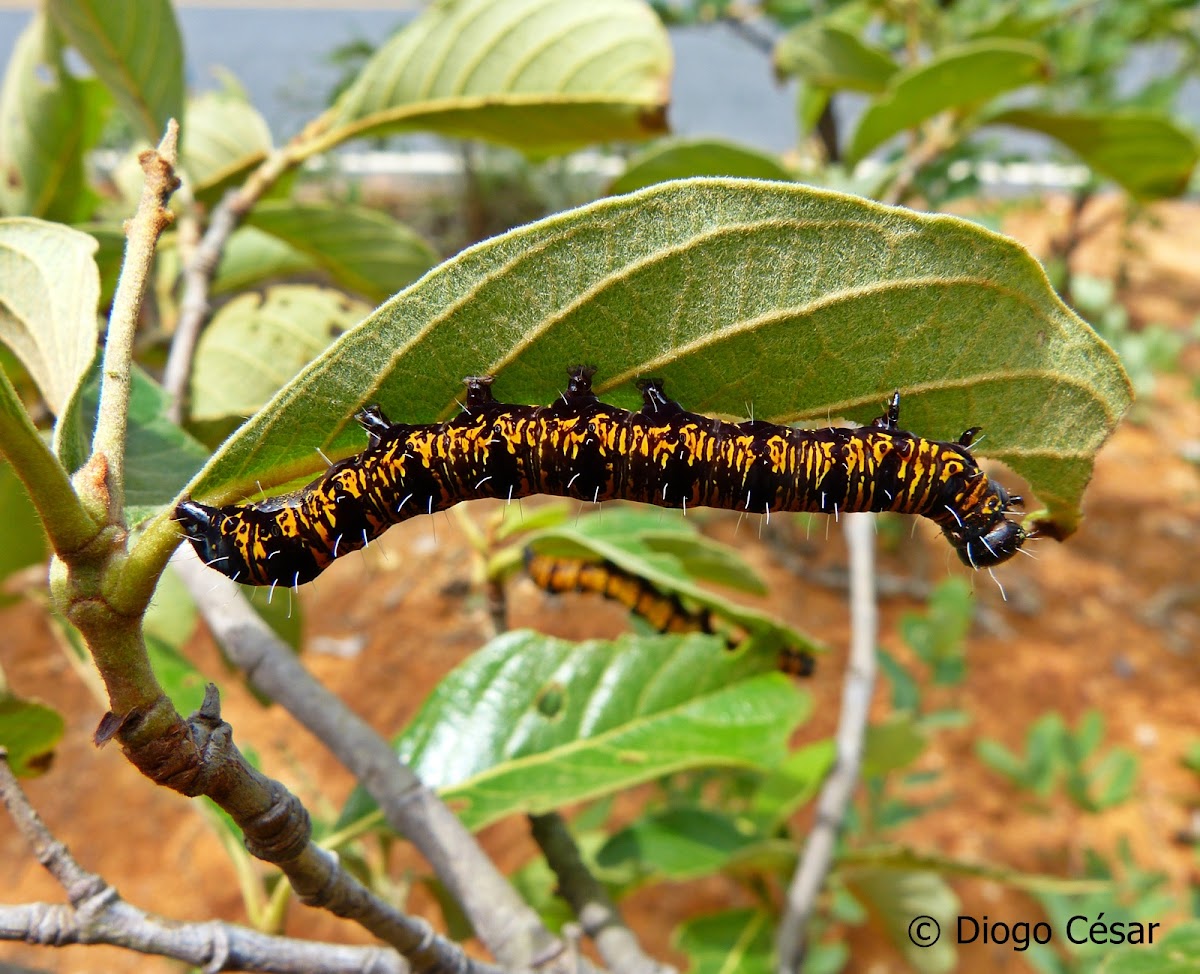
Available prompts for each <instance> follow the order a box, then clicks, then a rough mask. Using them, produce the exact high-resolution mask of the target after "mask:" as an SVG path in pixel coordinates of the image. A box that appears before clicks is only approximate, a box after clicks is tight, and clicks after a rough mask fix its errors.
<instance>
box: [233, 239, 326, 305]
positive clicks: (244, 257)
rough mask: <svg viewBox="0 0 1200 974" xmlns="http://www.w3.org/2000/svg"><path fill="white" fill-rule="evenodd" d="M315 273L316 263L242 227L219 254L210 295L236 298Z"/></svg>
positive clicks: (285, 245)
mask: <svg viewBox="0 0 1200 974" xmlns="http://www.w3.org/2000/svg"><path fill="white" fill-rule="evenodd" d="M316 269H317V265H316V263H315V262H314V261H313V260H312V259H311V258H309V257H307V256H305V255H304V254H302V253H301V252H300V251H298V250H297V249H296V248H295V247H292V246H290V245H289V244H286V243H284V242H283V241H282V240H280V239H278V238H277V237H273V236H271V235H270V234H269V233H264V232H263V231H262V230H258V229H256V228H255V227H248V226H242V227H238V228H237V229H236V230H235V231H234V232H233V235H232V236H231V237H230V238H229V243H228V244H226V246H225V250H224V252H223V253H222V254H221V262H220V263H219V264H218V265H217V274H216V277H214V278H213V285H212V293H213V294H214V295H218V294H237V293H238V292H240V291H245V290H247V289H248V288H251V287H254V286H255V285H258V284H261V283H262V282H264V281H267V280H272V279H276V278H283V277H291V276H292V275H295V274H307V273H310V272H312V271H315V270H316Z"/></svg>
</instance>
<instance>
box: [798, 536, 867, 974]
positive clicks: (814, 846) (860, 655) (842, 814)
mask: <svg viewBox="0 0 1200 974" xmlns="http://www.w3.org/2000/svg"><path fill="white" fill-rule="evenodd" d="M871 518H872V515H870V514H849V515H847V516H846V522H845V523H846V528H845V530H846V543H847V545H848V547H849V549H850V620H851V627H852V628H851V634H850V661H849V665H848V667H847V670H846V681H845V683H844V684H843V686H842V712H841V716H840V718H839V719H838V730H837V759H836V761H835V762H834V765H833V769H832V770H831V771H830V773H829V777H828V778H827V779H826V780H825V784H824V785H823V786H822V788H821V795H820V797H819V798H818V799H817V817H816V822H815V823H814V825H813V828H812V831H811V832H810V833H809V836H808V843H807V844H806V845H805V847H804V853H803V855H802V856H801V858H800V863H799V865H798V866H797V867H796V873H795V875H794V876H793V877H792V883H791V886H790V887H789V889H788V895H787V904H786V906H785V908H784V914H783V918H782V920H781V922H780V926H779V940H778V953H779V972H780V974H796V972H798V971H799V970H800V969H801V967H802V966H803V964H804V957H805V954H806V952H807V946H808V945H807V930H808V924H809V921H810V920H811V919H812V915H813V911H814V910H815V908H816V903H817V896H818V895H819V894H820V892H821V888H822V886H824V884H825V877H826V875H827V874H828V872H829V867H830V864H831V863H832V862H833V851H834V846H835V845H836V843H837V837H838V834H839V833H840V832H841V830H842V826H843V825H844V824H845V820H846V812H847V811H848V810H849V808H850V800H851V798H852V797H853V795H854V788H855V785H856V784H857V783H858V774H859V770H860V768H861V767H862V755H863V742H864V740H865V738H866V733H867V718H868V716H869V714H870V710H871V695H872V693H873V692H874V689H875V640H876V631H877V628H878V618H877V609H876V605H875V578H874V573H875V531H874V527H873V525H872V524H871Z"/></svg>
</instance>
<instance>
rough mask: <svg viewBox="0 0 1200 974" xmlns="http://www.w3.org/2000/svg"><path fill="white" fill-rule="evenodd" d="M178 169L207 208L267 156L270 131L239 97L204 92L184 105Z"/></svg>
mask: <svg viewBox="0 0 1200 974" xmlns="http://www.w3.org/2000/svg"><path fill="white" fill-rule="evenodd" d="M187 123H188V124H187V132H186V138H185V139H184V141H183V149H182V156H183V159H182V163H183V169H184V171H185V172H186V173H187V174H188V176H189V177H190V178H191V182H192V192H193V194H194V195H195V197H196V199H197V200H199V201H200V202H202V203H207V204H213V203H216V202H218V201H219V200H220V198H221V195H222V194H223V193H224V192H225V190H226V189H228V188H229V187H230V186H234V185H238V184H240V183H241V182H242V181H243V180H244V178H245V177H246V175H247V174H248V173H249V172H250V170H251V169H253V168H254V167H255V166H257V165H258V164H259V163H260V162H262V160H263V159H265V158H266V156H267V153H268V152H270V151H271V130H270V129H269V128H268V127H267V122H266V120H265V119H264V118H263V117H262V115H260V114H259V113H258V111H257V110H256V109H255V108H254V107H253V106H252V105H250V104H248V103H247V101H246V99H245V97H242V96H239V95H238V94H236V93H233V92H230V91H227V90H226V91H206V92H204V93H203V94H200V95H196V96H195V97H193V98H191V99H190V100H189V101H188V106H187Z"/></svg>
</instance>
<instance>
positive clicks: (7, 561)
mask: <svg viewBox="0 0 1200 974" xmlns="http://www.w3.org/2000/svg"><path fill="white" fill-rule="evenodd" d="M0 511H3V512H4V544H3V545H0V583H2V582H3V581H4V579H6V578H8V576H9V575H11V574H12V573H13V572H17V571H20V570H21V569H22V568H26V567H28V566H29V565H36V564H37V563H38V562H40V561H43V560H44V559H45V557H46V555H47V553H48V548H47V545H46V532H45V531H44V530H43V528H42V521H41V518H39V517H38V513H37V510H36V509H35V508H34V506H33V502H32V501H30V499H29V495H28V494H27V493H26V492H25V487H24V485H23V484H22V483H21V481H20V480H19V479H18V477H17V475H16V474H15V473H14V472H13V468H12V467H11V466H9V465H8V464H7V463H4V462H0Z"/></svg>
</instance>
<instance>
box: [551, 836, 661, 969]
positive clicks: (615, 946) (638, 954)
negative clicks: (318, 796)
mask: <svg viewBox="0 0 1200 974" xmlns="http://www.w3.org/2000/svg"><path fill="white" fill-rule="evenodd" d="M529 824H530V827H531V828H532V830H533V838H534V841H536V842H537V844H538V846H539V847H540V848H541V850H542V853H543V854H544V855H545V856H546V861H547V862H548V863H549V864H550V868H551V869H553V870H554V875H555V876H556V877H557V879H558V892H559V895H560V896H562V897H563V899H565V900H566V901H567V903H569V904H570V906H571V911H572V912H573V913H574V914H575V916H577V917H578V918H579V923H580V925H581V926H582V927H583V931H584V933H586V934H587V935H588V936H589V937H591V938H592V940H593V941H595V943H596V949H597V950H599V951H600V956H601V957H602V958H604V963H605V964H607V965H608V966H609V967H611V968H612V969H613V970H614V971H622V972H628V974H675V968H673V967H668V966H667V965H665V964H660V963H658V961H656V960H655V959H654V958H653V957H650V956H649V955H647V954H646V952H645V951H643V950H642V947H641V944H639V943H638V941H637V938H636V937H635V936H634V935H633V931H631V930H630V929H629V928H628V927H627V926H625V922H624V921H623V920H622V919H621V915H620V913H618V912H617V908H616V906H615V905H614V904H613V901H612V899H611V898H610V897H609V895H608V892H607V890H605V888H604V887H603V886H602V885H601V884H600V882H599V881H598V880H597V879H596V877H595V876H593V875H592V874H591V872H589V870H588V867H587V865H586V864H585V863H584V861H583V857H582V856H581V855H580V854H579V847H578V846H577V845H576V844H575V839H574V838H573V837H572V836H571V833H570V831H569V830H568V829H567V823H566V822H564V821H563V817H562V816H561V815H559V814H558V813H557V812H550V813H548V814H546V815H530V816H529Z"/></svg>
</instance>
